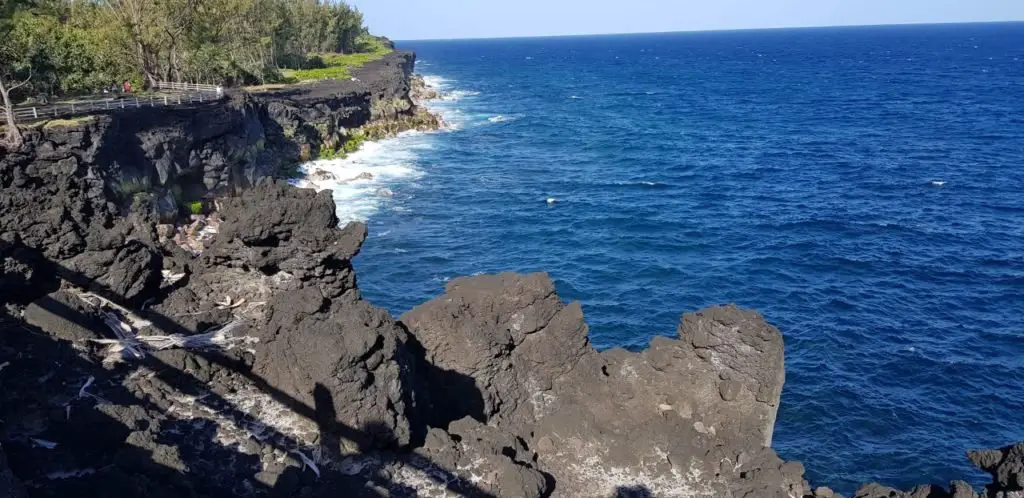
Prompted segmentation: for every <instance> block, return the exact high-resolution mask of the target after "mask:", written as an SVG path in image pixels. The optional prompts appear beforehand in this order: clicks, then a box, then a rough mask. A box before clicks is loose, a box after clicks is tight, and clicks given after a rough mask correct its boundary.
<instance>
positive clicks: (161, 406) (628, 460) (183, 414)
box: [0, 54, 1024, 498]
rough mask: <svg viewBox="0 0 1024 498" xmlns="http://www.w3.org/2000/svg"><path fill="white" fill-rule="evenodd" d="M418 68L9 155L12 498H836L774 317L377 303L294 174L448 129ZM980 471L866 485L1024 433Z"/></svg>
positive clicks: (493, 281)
mask: <svg viewBox="0 0 1024 498" xmlns="http://www.w3.org/2000/svg"><path fill="white" fill-rule="evenodd" d="M411 69H412V58H411V56H409V55H402V54H397V55H395V56H392V57H390V58H388V59H385V60H384V61H381V62H379V63H378V64H375V65H373V66H368V67H367V68H364V71H369V72H367V73H357V75H356V78H357V79H358V81H349V82H333V83H327V82H324V83H320V84H316V85H308V86H305V87H302V88H284V89H276V90H268V91H266V92H264V93H261V94H259V95H257V96H246V95H238V96H233V97H232V98H231V100H229V101H228V102H224V103H217V104H214V105H209V106H203V107H200V108H197V109H194V110H191V111H188V112H186V111H184V110H181V111H175V113H173V114H166V115H160V116H150V119H152V121H145V120H144V119H145V117H144V116H143V115H141V114H140V116H139V120H136V121H132V120H130V119H128V117H127V116H126V115H111V116H103V117H99V118H97V119H96V120H94V121H91V122H89V123H85V124H79V125H74V126H63V127H50V128H45V127H44V128H43V129H40V130H38V131H36V132H33V134H31V135H30V137H31V138H30V145H28V146H27V148H25V149H23V150H20V151H16V152H12V151H8V153H7V154H6V155H5V156H4V157H3V158H2V159H0V196H2V197H0V209H2V213H3V214H2V216H0V258H2V259H0V261H2V263H0V389H2V390H3V394H2V396H3V402H2V403H0V419H2V420H3V425H0V443H2V450H0V495H2V494H3V493H7V494H9V495H11V496H20V495H21V494H23V493H27V495H28V496H53V497H64V496H113V495H121V496H166V497H182V496H184V497H223V496H355V497H359V496H366V497H371V496H372V497H378V496H401V497H405V496H410V497H411V496H424V497H431V496H479V497H487V496H490V497H505V496H510V497H541V496H564V497H632V496H636V497H647V496H671V497H709V498H711V497H715V498H717V497H780V498H782V497H804V496H815V497H829V496H834V495H833V493H832V492H831V491H830V490H828V489H825V488H822V489H818V490H814V491H812V490H811V487H810V485H809V484H808V483H807V482H806V481H805V480H804V478H803V466H802V465H800V464H799V463H796V462H785V461H783V460H782V459H780V458H779V457H778V456H777V455H776V454H775V452H774V451H773V450H772V449H771V448H770V443H771V437H772V436H771V435H772V428H773V425H774V421H775V416H776V412H777V409H778V405H779V398H780V393H781V390H782V386H783V381H784V367H783V360H784V359H783V343H782V335H781V334H780V333H779V331H778V330H777V329H775V328H774V327H772V326H770V325H769V324H767V323H766V322H765V321H764V320H763V318H762V317H761V316H760V315H758V314H757V313H755V312H752V311H745V310H741V309H738V308H736V307H734V306H723V307H716V308H711V309H708V310H704V311H701V312H697V313H689V314H686V315H683V317H682V318H681V320H680V325H679V328H678V330H677V337H676V338H671V339H670V338H659V339H656V340H654V341H653V342H652V343H651V345H650V347H649V348H648V349H647V350H645V351H643V352H641V353H630V352H627V351H624V350H611V351H606V352H601V353H599V352H597V351H595V350H594V349H593V348H592V347H591V346H590V344H589V341H588V338H587V325H586V323H585V321H584V320H583V313H582V309H581V307H580V305H579V303H565V302H563V301H562V300H561V299H560V298H559V297H558V296H557V294H556V293H555V291H554V287H553V284H552V282H551V280H550V278H548V276H547V275H544V274H534V275H515V274H501V275H489V276H479V277H473V278H466V279H458V280H455V281H453V282H451V283H450V284H449V285H448V286H447V288H446V292H445V294H444V295H442V296H440V297H438V298H436V299H433V300H431V301H429V302H427V303H424V304H422V305H421V306H419V307H417V308H415V309H413V310H411V311H410V312H408V313H406V314H405V315H403V316H401V317H399V319H397V320H396V319H395V318H394V317H392V316H390V315H389V314H388V313H387V312H386V311H384V310H382V309H380V308H377V307H375V306H373V305H372V304H371V303H368V302H366V301H364V300H363V299H362V297H361V294H360V292H359V288H358V285H357V281H356V275H355V272H354V270H353V267H352V258H353V257H354V256H355V255H356V254H357V253H358V251H359V248H360V246H361V244H362V242H363V240H364V238H365V237H366V228H365V226H363V225H361V224H358V223H353V224H349V225H347V226H346V227H343V228H339V227H338V219H337V218H336V216H335V214H334V212H335V206H334V204H333V200H332V199H331V195H330V194H329V193H328V192H321V193H315V192H313V191H310V190H301V189H296V188H293V187H290V186H288V185H286V184H283V183H280V182H277V183H275V182H273V181H271V180H270V179H269V178H267V177H269V176H273V175H274V174H275V173H276V172H277V171H278V170H279V168H280V167H281V165H282V164H288V163H289V161H294V160H297V159H298V158H300V157H301V156H302V155H303V154H304V151H316V150H319V148H325V147H328V148H329V147H334V146H335V145H332V141H338V140H346V139H348V137H351V136H354V135H353V134H355V133H371V132H380V133H388V132H390V131H391V127H392V126H394V128H395V129H397V128H401V127H403V126H406V125H408V124H409V123H415V122H417V120H419V119H427V118H423V117H422V115H420V116H419V117H417V111H416V110H415V108H414V107H412V106H411V104H409V106H408V107H406V104H403V103H402V102H409V95H408V92H409V91H410V90H409V86H410V79H409V75H410V72H411ZM190 113H191V114H190ZM216 120H219V121H216ZM403 120H406V121H403ZM403 122H404V123H405V124H401V123H403ZM395 123H399V124H395ZM423 123H426V124H424V125H425V126H426V125H429V120H427V121H423ZM357 130H358V131H357ZM261 141H262V143H261ZM193 157H195V158H196V159H195V162H194V163H193V162H192V158H193ZM140 178H145V179H147V180H140ZM144 181H148V182H149V183H148V184H146V185H144V186H145V187H146V188H145V189H138V188H137V187H133V185H136V184H137V183H140V182H144ZM133 182H134V183H133ZM175 187H177V188H178V189H180V191H181V193H180V194H179V193H178V192H177V191H176V190H175ZM179 195H180V196H181V197H182V199H183V200H189V199H193V198H206V199H207V202H208V205H209V207H210V208H211V209H215V210H216V214H215V215H211V217H210V218H216V220H218V221H217V223H216V224H213V223H211V224H209V225H207V227H208V228H210V229H211V230H210V232H209V233H207V234H206V235H205V236H206V237H207V238H206V239H205V242H204V243H203V244H202V247H201V251H191V252H190V251H186V250H185V249H183V247H182V246H181V245H180V244H178V243H175V242H174V241H172V240H170V239H169V238H168V237H166V234H162V233H161V230H162V228H161V227H162V226H166V225H162V224H161V221H162V220H161V217H162V216H164V215H165V214H167V213H168V211H167V210H166V209H164V208H160V207H157V204H159V203H160V202H165V203H167V204H170V203H171V200H167V198H168V196H169V197H170V198H172V199H173V200H174V202H176V203H179V202H180V201H179V200H178V199H177V196H179ZM5 455H6V460H5V458H4V457H5ZM971 458H972V460H973V461H975V462H976V463H977V464H978V465H979V466H980V467H981V468H983V469H985V470H986V471H988V472H990V473H992V475H993V479H994V480H993V484H992V485H991V488H990V489H989V490H987V491H986V493H987V494H984V495H980V494H976V493H975V492H974V491H973V490H970V489H969V487H966V486H965V485H963V484H962V483H956V484H955V485H954V490H953V492H952V493H947V492H946V491H945V490H942V489H939V488H937V487H936V488H931V487H927V488H921V489H918V490H915V491H913V492H911V493H902V492H899V491H897V490H892V489H889V488H884V487H881V486H867V487H865V488H864V489H862V490H861V492H859V493H858V495H857V496H860V497H863V498H874V497H882V496H886V497H919V496H920V497H925V496H927V497H940V496H955V497H956V498H968V497H977V496H999V497H1004V498H1009V497H1015V496H1020V495H1021V494H1022V493H1024V490H1022V489H1021V485H1022V482H1024V470H1022V469H1024V446H1021V445H1018V446H1015V447H1008V448H1004V449H1002V450H993V451H988V452H978V453H973V454H972V455H971ZM8 467H9V468H8ZM1000 493H1001V494H1000Z"/></svg>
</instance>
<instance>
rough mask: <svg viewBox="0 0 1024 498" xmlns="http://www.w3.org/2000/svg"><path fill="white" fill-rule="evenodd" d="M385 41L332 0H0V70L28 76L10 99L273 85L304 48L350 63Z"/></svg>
mask: <svg viewBox="0 0 1024 498" xmlns="http://www.w3.org/2000/svg"><path fill="white" fill-rule="evenodd" d="M389 46H390V45H389V44H388V43H387V42H384V41H383V40H382V39H379V38H377V37H374V36H371V35H369V34H368V32H367V29H366V27H365V26H364V24H363V15H362V13H360V12H359V11H358V10H357V9H355V8H354V7H351V6H349V5H348V4H346V3H345V2H343V1H336V0H0V73H2V74H0V76H2V77H3V79H4V81H5V82H6V83H8V85H7V86H8V87H9V86H13V85H14V84H17V83H20V82H21V81H23V80H29V82H28V83H27V84H26V85H24V86H23V87H20V88H19V89H18V91H17V92H15V93H16V94H17V95H16V96H17V98H15V99H14V100H15V101H18V100H21V99H24V98H28V97H32V96H35V95H39V94H50V95H69V94H78V93H87V92H95V91H97V90H99V89H101V88H103V87H106V86H110V85H111V84H112V83H114V84H117V85H120V84H121V83H122V82H123V81H124V80H126V79H127V80H129V81H132V83H133V86H134V88H136V89H141V88H142V87H144V86H146V87H148V86H151V85H153V84H154V83H156V82H157V81H184V82H201V83H210V84H227V85H241V84H265V83H274V82H279V81H281V80H282V78H283V76H282V74H281V73H282V70H308V69H315V67H312V66H309V63H310V59H312V58H311V57H309V54H321V55H320V56H319V58H321V59H323V60H324V62H325V64H326V65H325V66H324V67H335V65H342V66H351V65H355V64H359V63H360V61H365V60H367V58H373V57H379V54H381V53H382V52H384V51H385V50H390V48H389ZM342 54H344V55H342ZM336 58H337V59H336ZM313 62H315V61H313Z"/></svg>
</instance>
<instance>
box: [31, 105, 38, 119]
mask: <svg viewBox="0 0 1024 498" xmlns="http://www.w3.org/2000/svg"><path fill="white" fill-rule="evenodd" d="M32 119H39V113H38V112H36V108H35V107H33V108H32Z"/></svg>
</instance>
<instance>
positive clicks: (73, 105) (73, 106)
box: [71, 102, 75, 114]
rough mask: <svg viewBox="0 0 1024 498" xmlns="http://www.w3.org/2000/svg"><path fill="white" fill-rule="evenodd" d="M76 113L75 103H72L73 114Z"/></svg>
mask: <svg viewBox="0 0 1024 498" xmlns="http://www.w3.org/2000/svg"><path fill="white" fill-rule="evenodd" d="M74 113H75V103H74V102H72V103H71V114H74Z"/></svg>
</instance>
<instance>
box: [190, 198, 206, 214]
mask: <svg viewBox="0 0 1024 498" xmlns="http://www.w3.org/2000/svg"><path fill="white" fill-rule="evenodd" d="M188 212H189V213H190V214H203V201H192V202H190V203H188Z"/></svg>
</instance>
